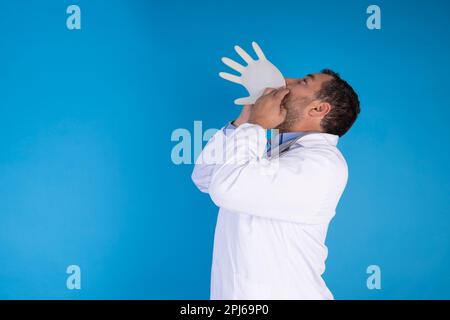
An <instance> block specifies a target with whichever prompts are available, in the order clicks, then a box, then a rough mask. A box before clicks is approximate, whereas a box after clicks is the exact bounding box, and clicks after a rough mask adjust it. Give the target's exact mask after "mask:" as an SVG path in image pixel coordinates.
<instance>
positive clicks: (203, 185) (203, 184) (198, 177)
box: [191, 168, 208, 193]
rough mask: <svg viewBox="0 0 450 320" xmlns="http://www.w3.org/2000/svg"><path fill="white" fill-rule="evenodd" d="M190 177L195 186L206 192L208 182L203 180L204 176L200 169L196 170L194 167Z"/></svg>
mask: <svg viewBox="0 0 450 320" xmlns="http://www.w3.org/2000/svg"><path fill="white" fill-rule="evenodd" d="M191 179H192V181H193V182H194V184H195V186H196V187H197V188H198V189H199V190H200V191H201V192H205V193H208V184H207V181H206V180H205V177H204V176H203V175H202V174H201V172H200V171H198V170H196V169H195V168H194V171H192V174H191Z"/></svg>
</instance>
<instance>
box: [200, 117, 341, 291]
mask: <svg viewBox="0 0 450 320" xmlns="http://www.w3.org/2000/svg"><path fill="white" fill-rule="evenodd" d="M292 142H293V143H292ZM337 142H338V136H336V135H332V134H326V133H309V134H306V135H304V136H302V137H300V138H298V139H297V140H295V141H291V142H290V143H291V145H290V147H289V148H288V149H287V150H286V151H284V152H282V153H280V155H279V156H277V155H276V154H275V155H272V156H271V157H268V156H267V155H266V152H265V148H266V143H267V139H266V131H265V130H264V129H263V128H262V127H260V126H258V125H254V124H243V125H241V126H239V127H238V128H237V129H236V130H234V132H232V133H231V134H227V135H225V134H224V132H223V131H222V130H219V131H218V132H217V133H216V134H215V136H213V137H212V138H211V140H210V141H209V142H208V144H207V145H206V146H205V148H204V149H203V151H202V154H200V156H199V158H198V159H197V162H196V165H195V168H194V171H193V173H192V179H193V181H194V183H195V184H196V185H197V187H198V188H199V189H200V190H201V191H203V192H207V193H209V195H210V197H211V199H212V200H213V202H214V203H215V204H216V205H217V206H219V207H220V210H219V215H218V218H217V224H216V229H215V236H214V251H213V262H212V270H211V295H210V297H211V299H333V295H332V294H331V292H330V291H329V290H328V288H327V286H326V284H325V282H324V281H323V279H322V274H323V272H324V271H325V260H326V257H327V254H328V251H327V247H326V246H325V237H326V233H327V228H328V223H329V222H330V220H331V218H332V217H333V216H334V214H335V209H336V206H337V204H338V201H339V199H340V197H341V195H342V192H343V191H344V188H345V185H346V183H347V177H348V169H347V164H346V161H345V159H344V157H343V156H342V154H341V153H340V152H339V150H338V149H337V148H336V144H337ZM283 148H284V145H283V144H282V145H281V146H280V150H283ZM213 150H214V151H213ZM218 151H220V152H222V151H223V152H224V155H223V157H222V158H221V159H222V160H221V161H218V160H217V159H218V158H219V157H216V158H215V160H214V158H213V157H211V154H215V155H217V154H218ZM232 151H234V152H232ZM208 157H209V158H208ZM205 158H208V163H204V159H205ZM211 159H213V160H214V161H211ZM223 159H225V161H223ZM202 161H203V163H202Z"/></svg>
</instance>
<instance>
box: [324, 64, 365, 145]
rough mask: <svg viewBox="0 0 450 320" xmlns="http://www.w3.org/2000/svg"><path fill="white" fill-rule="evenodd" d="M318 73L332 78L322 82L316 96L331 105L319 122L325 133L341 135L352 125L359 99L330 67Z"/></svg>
mask: <svg viewBox="0 0 450 320" xmlns="http://www.w3.org/2000/svg"><path fill="white" fill-rule="evenodd" d="M320 73H323V74H327V75H330V76H332V77H333V79H331V80H328V81H325V82H324V83H322V87H321V89H320V90H319V91H318V92H317V93H316V98H317V99H319V100H322V101H324V102H328V103H329V104H330V105H331V110H330V112H328V114H326V115H325V117H323V119H322V121H321V122H320V125H321V127H322V128H323V130H324V131H325V132H326V133H331V134H336V135H338V136H339V137H341V136H343V135H344V134H345V133H346V132H347V131H348V130H349V129H350V128H351V126H352V125H353V123H354V122H355V120H356V118H357V117H358V114H359V112H360V107H359V99H358V95H357V94H356V92H355V91H354V90H353V88H352V87H351V86H350V85H349V84H348V83H347V81H345V80H343V79H341V77H340V76H339V74H338V73H336V72H334V71H333V70H330V69H323V70H322V71H321V72H320Z"/></svg>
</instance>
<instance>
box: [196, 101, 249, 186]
mask: <svg viewBox="0 0 450 320" xmlns="http://www.w3.org/2000/svg"><path fill="white" fill-rule="evenodd" d="M250 108H251V105H246V106H244V107H243V108H242V111H241V113H240V115H239V117H238V118H237V119H235V120H234V121H231V122H230V123H228V124H227V125H226V126H224V127H223V128H222V129H221V130H219V131H218V132H217V133H216V134H215V135H214V136H213V137H212V138H211V139H210V140H209V141H208V143H207V144H206V146H205V148H204V149H203V150H202V152H201V153H200V155H199V157H198V158H197V160H196V163H195V166H194V170H193V172H192V176H191V177H192V180H193V181H194V183H195V185H196V186H197V188H198V189H199V190H200V191H202V192H208V187H209V184H210V181H211V176H212V175H213V173H214V171H215V169H216V168H217V165H218V164H220V163H218V162H217V161H215V160H214V159H212V157H211V154H212V153H214V152H216V153H217V152H218V153H221V154H223V147H224V145H223V142H224V140H225V138H226V136H228V135H230V134H232V133H233V132H234V129H236V128H237V127H239V126H240V125H241V124H243V123H246V122H247V121H248V119H249V116H250ZM207 158H208V159H207ZM208 160H209V161H208ZM218 160H219V159H218Z"/></svg>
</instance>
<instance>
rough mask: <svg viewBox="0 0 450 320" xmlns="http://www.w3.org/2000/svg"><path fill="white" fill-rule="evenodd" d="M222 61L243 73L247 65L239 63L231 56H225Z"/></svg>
mask: <svg viewBox="0 0 450 320" xmlns="http://www.w3.org/2000/svg"><path fill="white" fill-rule="evenodd" d="M222 62H223V63H225V64H226V65H227V66H229V67H230V68H231V69H234V70H236V71H237V72H239V73H241V74H242V72H243V71H244V70H245V67H244V66H243V65H241V64H239V63H237V62H236V61H234V60H231V59H230V58H227V57H223V58H222Z"/></svg>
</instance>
